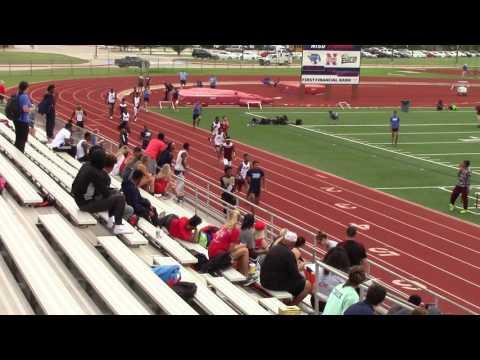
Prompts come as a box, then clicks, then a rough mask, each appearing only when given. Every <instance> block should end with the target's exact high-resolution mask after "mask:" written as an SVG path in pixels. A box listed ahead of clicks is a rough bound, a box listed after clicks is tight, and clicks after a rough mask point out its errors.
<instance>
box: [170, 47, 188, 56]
mask: <svg viewBox="0 0 480 360" xmlns="http://www.w3.org/2000/svg"><path fill="white" fill-rule="evenodd" d="M189 46H190V45H170V48H171V49H172V50H173V51H175V52H176V53H177V55H180V54H181V53H182V51H183V50H185V49H186V48H188V47H189Z"/></svg>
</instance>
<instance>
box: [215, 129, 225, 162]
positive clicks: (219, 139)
mask: <svg viewBox="0 0 480 360" xmlns="http://www.w3.org/2000/svg"><path fill="white" fill-rule="evenodd" d="M224 141H225V134H224V133H223V131H222V128H218V130H217V133H216V134H215V136H214V138H213V146H215V152H216V153H217V157H218V161H220V158H221V155H222V146H223V143H224Z"/></svg>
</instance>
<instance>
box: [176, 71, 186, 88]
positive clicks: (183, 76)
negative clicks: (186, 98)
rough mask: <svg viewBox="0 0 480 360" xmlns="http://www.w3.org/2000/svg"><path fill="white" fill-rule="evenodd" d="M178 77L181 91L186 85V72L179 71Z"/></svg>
mask: <svg viewBox="0 0 480 360" xmlns="http://www.w3.org/2000/svg"><path fill="white" fill-rule="evenodd" d="M178 75H179V76H180V86H181V88H182V89H183V88H184V87H185V86H186V85H187V77H188V74H187V72H186V71H180V73H179V74H178Z"/></svg>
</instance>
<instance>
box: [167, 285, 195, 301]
mask: <svg viewBox="0 0 480 360" xmlns="http://www.w3.org/2000/svg"><path fill="white" fill-rule="evenodd" d="M172 289H173V291H175V292H176V293H177V295H179V296H180V297H181V298H182V299H183V300H185V301H187V302H189V301H191V300H192V299H193V297H194V296H195V294H196V293H197V285H196V284H195V283H191V282H186V281H179V282H178V283H176V284H175V285H173V286H172Z"/></svg>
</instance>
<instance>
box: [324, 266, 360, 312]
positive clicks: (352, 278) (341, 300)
mask: <svg viewBox="0 0 480 360" xmlns="http://www.w3.org/2000/svg"><path fill="white" fill-rule="evenodd" d="M365 279H366V276H365V271H364V270H363V267H362V266H353V267H352V268H351V269H350V273H349V274H348V280H347V281H346V282H345V283H344V284H339V285H337V286H335V287H334V288H333V289H332V292H331V293H330V295H329V296H328V300H327V304H326V305H325V309H323V315H343V313H344V312H345V310H347V309H348V308H349V307H350V306H351V305H353V304H355V303H357V302H358V301H359V300H360V297H359V295H358V292H357V291H358V287H359V286H360V284H361V283H362V282H364V281H365Z"/></svg>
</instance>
